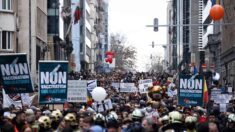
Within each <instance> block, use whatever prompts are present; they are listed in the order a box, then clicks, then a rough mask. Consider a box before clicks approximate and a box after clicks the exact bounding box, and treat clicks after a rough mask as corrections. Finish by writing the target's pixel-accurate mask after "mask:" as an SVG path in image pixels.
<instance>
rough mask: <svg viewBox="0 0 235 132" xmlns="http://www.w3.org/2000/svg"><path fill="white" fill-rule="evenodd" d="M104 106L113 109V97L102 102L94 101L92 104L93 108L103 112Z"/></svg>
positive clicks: (106, 108)
mask: <svg viewBox="0 0 235 132" xmlns="http://www.w3.org/2000/svg"><path fill="white" fill-rule="evenodd" d="M97 107H98V110H97ZM104 107H105V110H111V109H113V104H112V101H111V99H106V100H104V101H103V103H101V102H99V103H98V102H94V103H93V104H92V108H93V109H94V110H95V111H98V112H103V111H104Z"/></svg>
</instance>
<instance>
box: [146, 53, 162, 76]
mask: <svg viewBox="0 0 235 132" xmlns="http://www.w3.org/2000/svg"><path fill="white" fill-rule="evenodd" d="M161 58H162V57H161V56H158V55H151V57H150V61H151V66H150V69H149V70H150V71H154V72H158V73H161V72H163V64H162V60H161Z"/></svg>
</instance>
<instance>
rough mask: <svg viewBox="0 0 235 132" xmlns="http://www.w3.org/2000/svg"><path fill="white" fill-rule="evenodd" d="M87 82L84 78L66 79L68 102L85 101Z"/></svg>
mask: <svg viewBox="0 0 235 132" xmlns="http://www.w3.org/2000/svg"><path fill="white" fill-rule="evenodd" d="M86 97H87V82H86V81H85V80H68V95H67V101H68V102H86V101H87V100H86Z"/></svg>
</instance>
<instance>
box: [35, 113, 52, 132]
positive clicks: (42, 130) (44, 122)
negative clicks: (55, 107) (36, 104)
mask: <svg viewBox="0 0 235 132" xmlns="http://www.w3.org/2000/svg"><path fill="white" fill-rule="evenodd" d="M38 123H39V132H52V131H53V130H52V129H51V119H50V118H49V117H48V116H41V117H40V118H39V119H38Z"/></svg>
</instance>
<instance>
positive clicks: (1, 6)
mask: <svg viewBox="0 0 235 132" xmlns="http://www.w3.org/2000/svg"><path fill="white" fill-rule="evenodd" d="M0 10H8V11H9V10H12V0H0Z"/></svg>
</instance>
